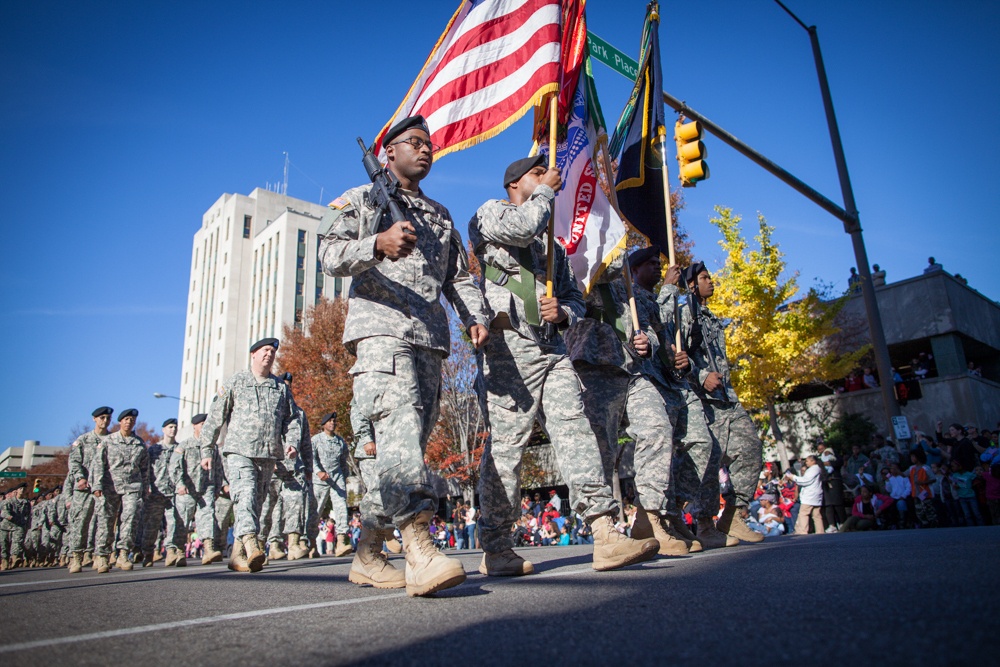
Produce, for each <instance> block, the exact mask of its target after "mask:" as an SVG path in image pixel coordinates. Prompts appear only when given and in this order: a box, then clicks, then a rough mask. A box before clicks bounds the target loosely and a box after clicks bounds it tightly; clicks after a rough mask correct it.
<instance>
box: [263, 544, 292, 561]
mask: <svg viewBox="0 0 1000 667" xmlns="http://www.w3.org/2000/svg"><path fill="white" fill-rule="evenodd" d="M286 555H287V554H286V553H285V552H284V551H282V550H281V543H280V542H278V540H271V541H270V542H268V543H267V559H268V560H269V561H271V560H282V559H284V558H285V556H286Z"/></svg>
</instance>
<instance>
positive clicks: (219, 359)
mask: <svg viewBox="0 0 1000 667" xmlns="http://www.w3.org/2000/svg"><path fill="white" fill-rule="evenodd" d="M221 360H222V355H221V354H220V353H218V352H216V353H215V365H216V366H218V365H219V362H220V361H221Z"/></svg>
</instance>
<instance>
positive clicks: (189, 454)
mask: <svg viewBox="0 0 1000 667" xmlns="http://www.w3.org/2000/svg"><path fill="white" fill-rule="evenodd" d="M215 456H217V454H214V453H213V460H214V458H215ZM217 473H218V471H217V469H216V468H215V467H214V466H213V469H212V470H202V467H201V443H200V442H199V441H198V439H197V438H188V439H187V440H185V441H184V442H182V443H180V444H179V445H175V446H174V449H173V452H172V453H171V455H170V468H169V471H168V474H169V478H170V486H171V489H172V490H173V493H174V507H175V508H176V509H175V512H176V513H177V519H176V521H177V523H176V528H175V530H174V533H173V534H172V535H167V538H168V539H169V540H170V544H169V546H172V547H175V548H176V549H178V550H180V551H181V552H183V551H184V545H185V543H186V542H187V538H188V529H189V528H190V526H191V525H192V522H193V523H194V529H195V532H197V533H198V537H200V538H201V539H202V540H205V539H209V540H211V539H215V485H216V481H215V478H216V475H217ZM181 486H183V487H184V490H185V491H187V493H184V494H180V493H177V489H178V488H180V487H181Z"/></svg>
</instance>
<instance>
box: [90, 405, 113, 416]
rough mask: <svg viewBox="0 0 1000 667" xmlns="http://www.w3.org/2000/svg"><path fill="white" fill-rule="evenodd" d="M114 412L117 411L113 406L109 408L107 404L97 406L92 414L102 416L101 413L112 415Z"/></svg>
mask: <svg viewBox="0 0 1000 667" xmlns="http://www.w3.org/2000/svg"><path fill="white" fill-rule="evenodd" d="M114 412H115V411H114V410H112V409H111V408H109V407H108V406H106V405H102V406H101V407H99V408H97V409H96V410H94V411H93V412H91V413H90V414H91V415H92V416H94V417H100V416H101V415H110V414H114Z"/></svg>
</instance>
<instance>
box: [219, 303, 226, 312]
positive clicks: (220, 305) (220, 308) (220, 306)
mask: <svg viewBox="0 0 1000 667" xmlns="http://www.w3.org/2000/svg"><path fill="white" fill-rule="evenodd" d="M224 305H226V302H225V301H220V302H219V314H220V315H221V314H222V307H223V306H224Z"/></svg>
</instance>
